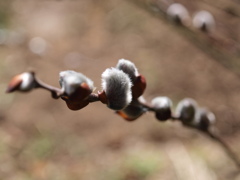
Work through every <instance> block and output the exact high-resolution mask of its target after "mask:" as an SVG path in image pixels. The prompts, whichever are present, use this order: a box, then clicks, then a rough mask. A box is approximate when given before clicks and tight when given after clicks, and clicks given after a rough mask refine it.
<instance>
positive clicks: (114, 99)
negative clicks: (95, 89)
mask: <svg viewBox="0 0 240 180" xmlns="http://www.w3.org/2000/svg"><path fill="white" fill-rule="evenodd" d="M131 87H132V83H131V80H130V78H129V76H128V75H127V74H125V73H124V72H123V71H121V70H119V69H116V68H109V69H106V70H105V71H104V72H103V73H102V88H103V91H104V92H105V94H106V96H107V101H108V103H107V106H108V107H109V108H110V109H114V110H121V109H124V108H125V107H126V106H127V105H128V104H129V103H130V102H131V101H132V92H131Z"/></svg>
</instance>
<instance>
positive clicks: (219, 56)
mask: <svg viewBox="0 0 240 180" xmlns="http://www.w3.org/2000/svg"><path fill="white" fill-rule="evenodd" d="M130 2H132V3H134V4H135V5H136V6H138V7H139V8H142V9H145V10H146V11H148V12H149V13H150V14H151V15H152V16H154V17H156V18H160V19H161V20H163V21H164V22H167V24H169V25H171V26H173V29H175V31H176V32H178V33H180V34H181V35H182V36H184V37H185V38H186V39H187V40H189V41H190V42H191V43H192V44H193V45H195V46H196V47H198V48H199V49H201V50H202V51H203V52H204V53H206V54H208V55H209V56H210V57H212V58H213V59H214V60H216V61H217V62H218V63H220V64H222V65H223V66H224V67H226V68H228V69H229V70H230V71H232V72H234V73H236V74H237V75H238V76H239V75H240V61H239V58H240V43H239V36H238V28H239V14H238V13H239V12H240V11H239V9H240V8H239V6H238V5H237V4H236V3H234V2H230V3H229V4H228V5H227V6H226V5H224V1H221V3H219V4H218V3H217V4H213V3H211V2H210V3H208V2H205V1H204V2H203V3H207V4H208V5H210V6H213V8H219V9H220V10H222V12H223V13H225V15H226V16H232V17H231V19H234V18H235V19H236V18H237V20H238V21H237V22H238V23H237V22H235V24H234V26H235V28H234V27H232V26H228V22H226V21H224V19H220V18H219V19H218V18H217V20H216V23H217V27H216V29H215V31H214V32H212V33H211V34H204V33H201V32H200V31H199V30H197V29H194V28H193V27H187V26H182V25H178V24H174V22H172V21H170V18H169V17H168V16H167V13H166V11H167V8H168V6H169V5H171V3H170V1H164V0H130ZM195 9H197V7H195ZM198 10H201V9H198ZM192 13H193V12H192ZM213 16H214V14H213ZM191 23H192V22H190V24H191Z"/></svg>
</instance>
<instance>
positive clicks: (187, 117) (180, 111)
mask: <svg viewBox="0 0 240 180" xmlns="http://www.w3.org/2000/svg"><path fill="white" fill-rule="evenodd" d="M197 107H198V105H197V102H196V101H195V100H193V99H191V98H185V99H183V100H181V101H180V102H179V103H178V105H177V107H176V115H177V116H178V117H180V118H181V120H182V121H183V122H191V121H194V118H195V114H196V111H197Z"/></svg>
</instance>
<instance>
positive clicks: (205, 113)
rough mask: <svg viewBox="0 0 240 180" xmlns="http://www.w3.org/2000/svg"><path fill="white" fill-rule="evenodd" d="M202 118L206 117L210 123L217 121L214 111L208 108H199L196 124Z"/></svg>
mask: <svg viewBox="0 0 240 180" xmlns="http://www.w3.org/2000/svg"><path fill="white" fill-rule="evenodd" d="M202 118H206V119H207V120H208V122H209V124H210V125H211V124H214V123H215V122H216V117H215V115H214V113H212V112H210V111H209V110H208V109H205V108H199V109H198V111H197V113H196V116H195V120H194V124H195V125H198V124H199V123H200V121H201V120H202Z"/></svg>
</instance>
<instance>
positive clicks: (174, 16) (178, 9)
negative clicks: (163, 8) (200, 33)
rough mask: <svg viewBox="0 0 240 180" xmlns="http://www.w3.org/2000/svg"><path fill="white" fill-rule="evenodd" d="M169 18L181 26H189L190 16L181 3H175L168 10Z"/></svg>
mask: <svg viewBox="0 0 240 180" xmlns="http://www.w3.org/2000/svg"><path fill="white" fill-rule="evenodd" d="M167 15H168V17H169V18H170V19H171V20H173V21H174V22H176V23H178V24H181V25H188V24H189V20H190V16H189V13H188V10H187V9H186V8H185V7H184V6H183V5H182V4H180V3H173V4H171V5H170V6H169V7H168V9H167Z"/></svg>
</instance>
